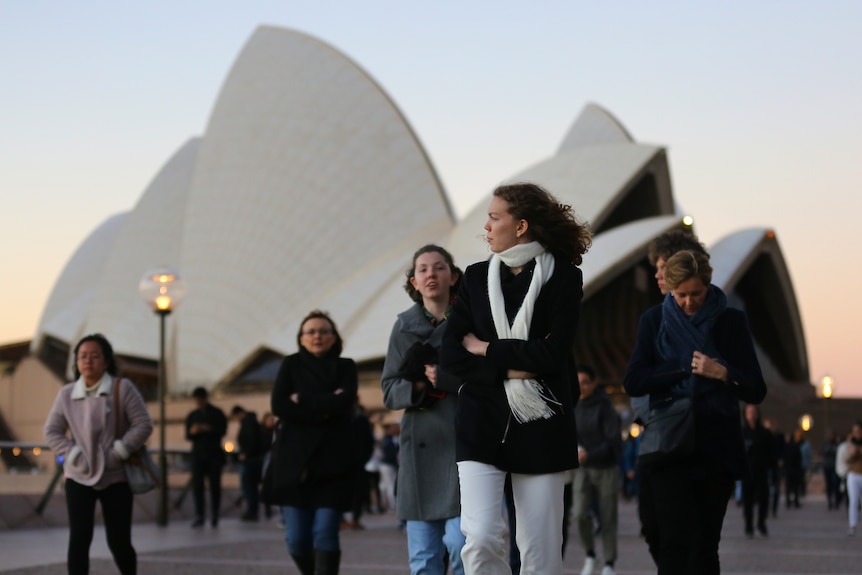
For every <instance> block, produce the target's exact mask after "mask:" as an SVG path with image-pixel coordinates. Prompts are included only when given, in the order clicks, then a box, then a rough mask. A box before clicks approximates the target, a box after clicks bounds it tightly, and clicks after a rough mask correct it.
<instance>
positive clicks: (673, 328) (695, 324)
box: [658, 284, 727, 388]
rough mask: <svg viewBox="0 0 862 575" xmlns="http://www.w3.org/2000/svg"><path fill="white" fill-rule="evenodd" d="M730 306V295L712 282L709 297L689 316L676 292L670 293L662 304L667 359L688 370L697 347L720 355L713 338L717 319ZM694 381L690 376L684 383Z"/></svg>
mask: <svg viewBox="0 0 862 575" xmlns="http://www.w3.org/2000/svg"><path fill="white" fill-rule="evenodd" d="M725 309H727V296H726V295H724V292H723V291H721V289H719V288H718V287H717V286H714V285H711V284H710V286H709V291H708V292H707V294H706V301H704V302H703V306H702V307H701V308H700V309H699V310H698V311H697V313H696V314H694V315H693V316H691V317H689V316H687V315H685V312H683V311H682V308H681V307H679V305H677V303H676V300H675V299H673V295H672V294H670V293H669V294H667V296H665V298H664V302H663V303H662V306H661V311H662V318H661V326H660V327H659V330H658V351H659V353H660V354H661V355H662V357H663V358H664V359H665V360H667V361H677V362H678V363H679V364H680V367H682V368H683V369H686V370H688V369H687V368H688V366H689V365H690V362H691V358H692V356H693V355H694V352H695V351H699V352H701V353H704V354H706V355H708V356H709V357H712V358H716V359H717V358H718V357H719V355H718V350H716V349H715V345H714V344H713V342H712V329H713V327H715V321H716V320H717V319H718V318H719V316H721V314H723V313H724V310H725ZM693 383H694V377H689V378H688V380H686V382H685V383H684V384H683V387H685V388H688V387H690V386H691V385H692V384H693Z"/></svg>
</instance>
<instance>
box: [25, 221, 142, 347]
mask: <svg viewBox="0 0 862 575" xmlns="http://www.w3.org/2000/svg"><path fill="white" fill-rule="evenodd" d="M128 217H129V213H121V214H117V215H114V216H111V217H109V218H108V219H107V220H105V221H104V222H103V223H102V224H101V225H100V226H99V227H97V228H96V229H95V230H93V232H92V233H91V234H90V235H89V236H87V238H86V239H85V240H84V241H83V242H82V243H81V245H80V246H79V247H78V249H77V250H75V253H74V254H73V255H72V257H71V258H69V261H68V262H67V263H66V266H65V267H64V268H63V271H62V272H61V273H60V277H59V278H57V281H56V283H55V284H54V287H53V289H52V290H51V294H50V295H49V296H48V302H47V303H46V304H45V309H44V310H43V311H42V317H41V318H40V320H39V324H38V327H37V328H36V334H35V335H34V336H33V342H32V347H33V349H34V351H35V350H36V349H38V348H39V346H41V345H42V340H43V339H44V338H45V336H52V337H56V338H58V339H60V340H62V341H65V342H67V343H69V344H72V345H73V344H74V342H75V341H76V340H77V339H78V338H79V337H80V335H81V331H82V329H83V325H84V323H85V322H86V320H87V317H88V314H89V313H90V310H91V308H92V305H93V300H94V298H95V295H96V287H97V285H98V283H99V280H100V279H101V277H102V270H103V268H104V264H105V261H106V260H107V259H108V256H109V254H110V253H111V250H113V247H114V242H115V241H116V239H117V237H119V235H120V233H121V232H122V230H123V226H124V224H125V222H126V220H127V218H128Z"/></svg>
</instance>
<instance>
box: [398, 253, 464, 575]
mask: <svg viewBox="0 0 862 575" xmlns="http://www.w3.org/2000/svg"><path fill="white" fill-rule="evenodd" d="M460 279H461V270H459V269H458V268H457V267H456V266H455V263H454V262H453V260H452V255H451V254H449V252H447V251H446V250H445V249H443V248H441V247H440V246H436V245H427V246H424V247H422V248H421V249H419V251H417V252H416V253H415V254H414V255H413V263H412V265H411V267H410V269H409V270H407V282H406V283H405V285H404V288H405V290H406V291H407V293H408V294H409V295H410V297H411V299H413V301H415V302H416V303H415V304H414V305H413V306H412V307H410V308H409V309H407V310H406V311H404V312H402V313H401V314H399V315H398V320H397V321H396V322H395V325H394V326H393V328H392V334H391V336H390V337H389V349H388V351H387V353H386V362H385V363H384V365H383V375H382V383H383V400H384V402H385V404H386V407H388V408H389V409H403V410H405V412H404V416H403V418H402V420H401V437H400V442H401V448H400V460H399V467H398V484H397V485H398V487H397V495H396V505H395V512H396V514H397V516H398V518H399V519H401V520H405V521H406V530H407V547H408V552H409V556H410V571H411V573H412V574H413V575H420V574H421V575H425V574H429V575H438V574H439V575H443V574H444V573H445V571H446V555H447V553H448V557H449V561H450V562H451V565H452V571H453V573H454V574H455V575H460V574H463V573H464V568H463V565H462V564H461V548H462V547H463V546H464V535H463V534H462V533H461V520H460V515H461V505H460V493H459V489H458V468H457V466H456V464H455V407H456V399H457V392H458V385H459V382H458V380H457V379H456V378H455V377H454V376H452V375H451V374H448V373H446V372H445V371H443V370H441V369H440V368H439V365H437V363H438V361H437V352H438V350H439V348H440V343H441V341H442V339H443V331H444V330H445V328H446V321H445V320H446V317H447V316H448V315H449V308H450V306H451V303H452V298H453V296H454V294H455V293H456V292H457V289H456V286H457V284H458V281H459V280H460Z"/></svg>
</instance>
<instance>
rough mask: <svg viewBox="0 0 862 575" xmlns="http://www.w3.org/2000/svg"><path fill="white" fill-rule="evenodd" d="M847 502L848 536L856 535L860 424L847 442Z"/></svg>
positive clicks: (861, 492) (861, 481) (861, 496)
mask: <svg viewBox="0 0 862 575" xmlns="http://www.w3.org/2000/svg"><path fill="white" fill-rule="evenodd" d="M845 460H846V461H847V500H848V503H849V506H850V508H849V513H848V516H847V517H848V522H849V527H848V529H847V534H848V535H856V528H857V527H858V525H859V504H860V503H862V422H860V421H857V422H856V423H854V424H853V429H852V431H851V432H850V439H849V440H848V441H847V451H846V457H845Z"/></svg>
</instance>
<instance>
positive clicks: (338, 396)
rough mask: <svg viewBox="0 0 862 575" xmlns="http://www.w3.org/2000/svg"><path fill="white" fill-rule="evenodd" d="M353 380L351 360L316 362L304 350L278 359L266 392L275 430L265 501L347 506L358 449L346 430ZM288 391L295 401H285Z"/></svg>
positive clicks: (310, 506) (287, 398)
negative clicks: (269, 487) (269, 486)
mask: <svg viewBox="0 0 862 575" xmlns="http://www.w3.org/2000/svg"><path fill="white" fill-rule="evenodd" d="M357 382H358V377H357V371H356V364H355V363H353V360H351V359H346V358H325V359H319V358H316V357H315V356H313V355H312V354H310V353H308V352H307V351H305V350H304V349H303V350H301V351H300V352H299V353H296V354H294V355H290V356H288V357H286V358H284V361H283V362H282V364H281V368H280V369H279V372H278V376H277V377H276V381H275V386H274V387H273V390H272V412H273V413H274V414H275V415H276V416H277V417H278V418H279V428H278V433H277V435H276V440H275V444H274V445H273V451H272V461H271V464H270V465H271V467H272V495H271V498H270V499H271V501H270V503H276V504H280V505H290V506H293V507H304V508H319V507H328V508H332V509H339V510H347V509H348V508H349V507H350V503H351V498H352V493H353V489H352V478H353V472H354V470H355V467H356V466H355V464H354V456H355V453H356V452H357V450H358V449H359V446H358V445H357V443H356V442H355V441H354V435H355V434H354V433H353V432H352V431H351V426H350V422H351V418H352V414H353V404H354V402H355V400H356V390H357ZM339 390H340V391H339ZM294 393H298V394H299V401H298V402H297V403H294V402H293V401H292V400H291V399H290V396H291V395H292V394H294Z"/></svg>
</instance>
